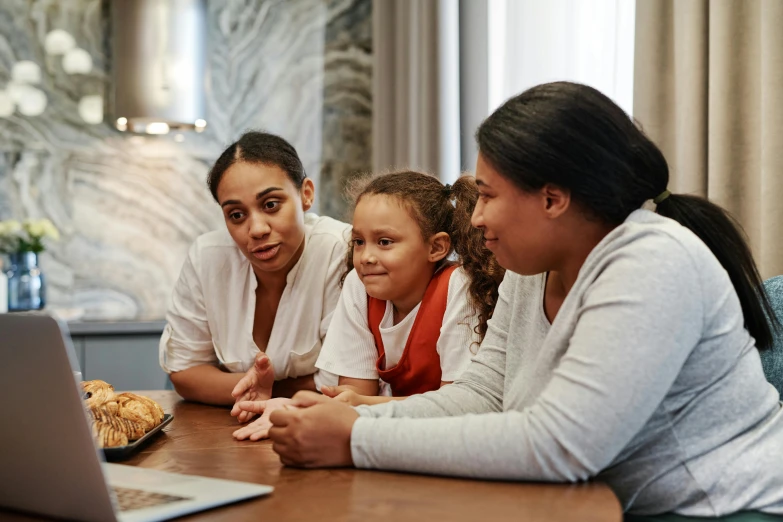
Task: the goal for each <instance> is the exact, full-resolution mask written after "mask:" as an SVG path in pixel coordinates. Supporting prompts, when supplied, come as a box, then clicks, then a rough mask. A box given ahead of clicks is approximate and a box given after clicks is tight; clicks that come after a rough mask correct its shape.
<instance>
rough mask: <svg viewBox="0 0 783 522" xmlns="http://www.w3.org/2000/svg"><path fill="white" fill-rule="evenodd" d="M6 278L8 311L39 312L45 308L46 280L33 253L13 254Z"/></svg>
mask: <svg viewBox="0 0 783 522" xmlns="http://www.w3.org/2000/svg"><path fill="white" fill-rule="evenodd" d="M9 260H10V262H11V267H10V270H8V272H7V273H6V275H7V276H8V311H9V312H19V311H23V310H41V309H43V307H44V306H46V279H45V278H44V275H43V272H41V269H40V268H39V267H38V254H36V253H35V252H15V253H13V254H10V255H9Z"/></svg>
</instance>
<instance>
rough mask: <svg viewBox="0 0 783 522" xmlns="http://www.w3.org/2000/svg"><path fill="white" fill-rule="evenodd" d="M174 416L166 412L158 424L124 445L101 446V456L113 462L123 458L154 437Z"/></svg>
mask: <svg viewBox="0 0 783 522" xmlns="http://www.w3.org/2000/svg"><path fill="white" fill-rule="evenodd" d="M173 418H174V416H173V415H172V414H170V413H166V414H165V415H163V420H162V421H161V423H160V424H158V425H157V426H155V427H154V428H152V429H151V430H150V431H148V432H147V433H145V434H144V436H143V437H141V438H140V439H137V440H134V441H133V442H131V443H130V444H128V445H126V446H116V447H114V448H103V456H104V458H105V459H106V460H107V461H109V462H114V461H117V460H125V459H127V458H128V457H130V456H131V455H133V454H134V453H136V451H138V450H139V448H140V447H142V446H143V445H144V444H146V443H147V441H149V439H150V438H151V437H154V436H155V434H156V433H159V432H160V430H162V429H163V427H164V426H165V425H166V424H168V423H169V422H171V419H173Z"/></svg>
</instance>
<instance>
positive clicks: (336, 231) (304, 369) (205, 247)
mask: <svg viewBox="0 0 783 522" xmlns="http://www.w3.org/2000/svg"><path fill="white" fill-rule="evenodd" d="M305 229H306V233H305V248H304V251H303V252H302V257H301V258H299V261H298V262H297V263H296V265H294V267H293V268H292V269H291V271H290V272H289V273H288V276H287V278H286V287H285V290H284V291H283V295H282V297H281V298H280V304H279V305H278V308H277V313H276V314H275V323H274V325H273V327H272V332H271V334H270V336H269V343H268V345H267V348H266V354H267V355H268V356H269V358H270V360H271V361H272V366H273V367H274V370H275V379H278V380H279V379H285V378H287V377H301V376H303V375H310V374H313V373H314V372H315V371H316V368H315V360H316V358H317V357H318V354H319V352H320V351H321V345H322V343H323V340H324V337H325V336H326V330H327V328H328V326H329V323H330V321H331V319H332V315H333V312H334V309H335V306H336V305H337V301H338V299H339V296H340V286H339V282H340V276H341V275H342V273H343V270H344V265H345V263H344V260H345V253H346V251H347V249H348V242H347V237H348V230H349V229H350V225H347V224H345V223H342V222H340V221H336V220H334V219H332V218H329V217H319V216H317V215H315V214H305ZM256 286H257V281H256V277H255V274H254V272H253V269H252V267H251V265H250V262H249V261H248V259H247V258H246V257H245V256H244V255H243V254H242V252H241V251H240V250H239V248H238V247H237V245H236V243H235V242H234V240H233V239H232V238H231V236H230V235H229V234H228V231H227V230H225V229H224V230H219V231H215V232H209V233H207V234H204V235H202V236H200V237H199V238H198V239H197V240H196V241H195V243H194V244H193V246H192V247H191V249H190V253H189V254H188V257H187V259H186V260H185V263H184V265H183V267H182V271H181V273H180V276H179V280H178V281H177V283H176V285H175V287H174V292H173V295H172V298H171V305H170V307H169V310H168V313H167V315H166V320H167V321H168V324H167V325H166V328H165V330H164V332H163V336H162V337H161V340H160V347H159V353H160V365H161V367H162V368H163V370H165V371H166V372H167V373H172V372H178V371H182V370H186V369H188V368H192V367H194V366H198V365H201V364H211V365H214V366H221V367H223V368H225V369H226V370H228V371H230V372H246V371H247V370H248V369H250V367H251V365H252V364H253V361H254V359H255V356H256V354H258V352H259V349H258V346H257V345H256V343H255V341H254V340H253V322H254V314H255V303H256V293H255V289H256ZM315 379H316V385H317V386H319V387H320V385H321V384H336V377H334V376H328V375H326V374H324V375H316V376H315Z"/></svg>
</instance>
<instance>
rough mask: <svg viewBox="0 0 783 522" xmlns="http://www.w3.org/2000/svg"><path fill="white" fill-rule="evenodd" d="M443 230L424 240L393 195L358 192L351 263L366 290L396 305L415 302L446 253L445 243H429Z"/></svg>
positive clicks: (441, 240) (419, 297)
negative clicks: (362, 194) (363, 194)
mask: <svg viewBox="0 0 783 522" xmlns="http://www.w3.org/2000/svg"><path fill="white" fill-rule="evenodd" d="M444 235H445V236H446V238H448V236H447V235H446V234H437V235H436V236H433V238H430V239H429V240H425V238H424V237H423V236H422V232H421V228H420V227H419V224H418V223H417V222H416V220H415V219H413V217H412V216H411V213H410V210H409V209H408V208H407V207H406V205H405V204H404V203H403V202H402V201H400V200H399V199H398V198H396V197H393V196H386V195H378V194H368V195H365V196H362V197H361V199H360V200H359V202H358V203H357V204H356V209H355V210H354V216H353V233H352V236H353V266H354V268H355V269H356V272H357V274H358V276H359V279H361V281H362V283H364V287H365V289H366V291H367V294H368V295H370V296H371V297H375V298H376V299H382V300H385V301H392V302H393V303H394V304H395V306H397V305H398V303H399V304H400V305H402V307H405V305H406V304H411V303H412V304H413V305H414V306H415V304H417V303H418V301H419V300H421V295H419V294H421V293H422V292H423V290H422V289H424V288H426V287H427V285H428V284H429V281H430V279H432V273H433V271H434V268H435V264H436V263H437V261H439V260H440V259H442V258H443V257H444V256H445V255H446V253H448V248H446V249H445V250H444V248H443V246H442V245H440V244H438V245H433V241H436V242H443V241H444V238H443V237H442V236H444ZM446 240H447V239H446ZM433 247H434V248H433ZM433 252H435V253H433ZM398 308H399V306H398Z"/></svg>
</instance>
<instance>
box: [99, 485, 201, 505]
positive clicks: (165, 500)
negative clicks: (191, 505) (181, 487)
mask: <svg viewBox="0 0 783 522" xmlns="http://www.w3.org/2000/svg"><path fill="white" fill-rule="evenodd" d="M112 489H113V490H114V495H115V496H116V498H117V504H118V505H119V508H120V511H130V510H131V509H142V508H148V507H153V506H161V505H163V504H171V503H172V502H179V501H180V500H191V498H190V497H178V496H176V495H166V494H165V493H153V492H151V491H144V490H141V489H131V488H120V487H117V486H112Z"/></svg>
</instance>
